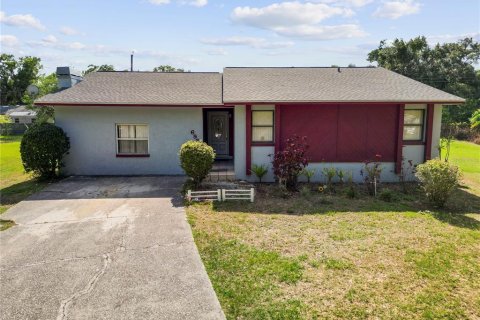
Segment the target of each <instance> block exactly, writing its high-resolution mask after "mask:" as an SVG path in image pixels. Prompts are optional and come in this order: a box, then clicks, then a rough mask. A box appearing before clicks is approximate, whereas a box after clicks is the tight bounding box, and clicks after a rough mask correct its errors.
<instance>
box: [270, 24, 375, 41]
mask: <svg viewBox="0 0 480 320" xmlns="http://www.w3.org/2000/svg"><path fill="white" fill-rule="evenodd" d="M275 31H276V32H277V33H278V34H280V35H282V36H287V37H297V38H302V39H304V40H333V39H349V38H360V37H364V36H366V35H367V33H366V32H365V31H363V30H362V29H361V28H360V27H359V26H358V25H356V24H342V25H335V26H315V25H314V26H310V25H300V26H294V27H291V28H283V27H282V28H277V29H276V30H275Z"/></svg>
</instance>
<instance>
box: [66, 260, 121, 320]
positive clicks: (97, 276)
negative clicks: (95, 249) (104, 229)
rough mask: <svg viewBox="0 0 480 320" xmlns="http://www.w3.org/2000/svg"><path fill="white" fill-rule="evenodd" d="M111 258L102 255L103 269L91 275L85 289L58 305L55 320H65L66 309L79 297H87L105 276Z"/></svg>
mask: <svg viewBox="0 0 480 320" xmlns="http://www.w3.org/2000/svg"><path fill="white" fill-rule="evenodd" d="M111 261H112V260H111V258H110V254H108V253H106V254H103V267H102V268H101V269H100V270H99V271H98V272H97V273H95V274H94V275H93V277H92V278H91V279H90V281H89V282H88V283H87V285H86V286H85V288H83V289H82V290H80V291H78V292H75V293H74V294H72V295H71V296H70V297H68V298H67V299H65V300H63V301H62V303H61V304H60V309H59V310H58V316H57V320H63V319H67V312H68V307H69V306H70V305H71V304H72V303H73V302H74V301H75V300H77V299H79V298H80V297H82V296H84V295H87V294H88V293H90V292H91V291H92V290H93V288H94V287H95V285H96V284H97V282H98V280H99V279H100V277H101V276H102V275H103V274H105V271H106V270H107V268H108V265H109V264H110V263H111Z"/></svg>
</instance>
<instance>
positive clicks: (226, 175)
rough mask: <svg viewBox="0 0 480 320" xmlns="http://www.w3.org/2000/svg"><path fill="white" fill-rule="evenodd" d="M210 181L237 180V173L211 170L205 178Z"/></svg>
mask: <svg viewBox="0 0 480 320" xmlns="http://www.w3.org/2000/svg"><path fill="white" fill-rule="evenodd" d="M205 181H208V182H219V181H235V173H233V172H225V171H223V172H222V171H217V172H210V173H209V174H208V176H207V178H206V179H205Z"/></svg>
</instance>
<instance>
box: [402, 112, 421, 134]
mask: <svg viewBox="0 0 480 320" xmlns="http://www.w3.org/2000/svg"><path fill="white" fill-rule="evenodd" d="M424 122H425V110H423V109H405V113H404V118H403V140H410V141H422V140H423V127H424Z"/></svg>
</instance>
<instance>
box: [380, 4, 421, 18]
mask: <svg viewBox="0 0 480 320" xmlns="http://www.w3.org/2000/svg"><path fill="white" fill-rule="evenodd" d="M420 7H421V5H420V3H418V2H416V1H414V0H402V1H386V2H383V4H382V5H381V6H380V7H378V8H377V10H375V12H374V13H373V16H374V17H378V18H387V19H398V18H400V17H403V16H407V15H411V14H416V13H419V12H420Z"/></svg>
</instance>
